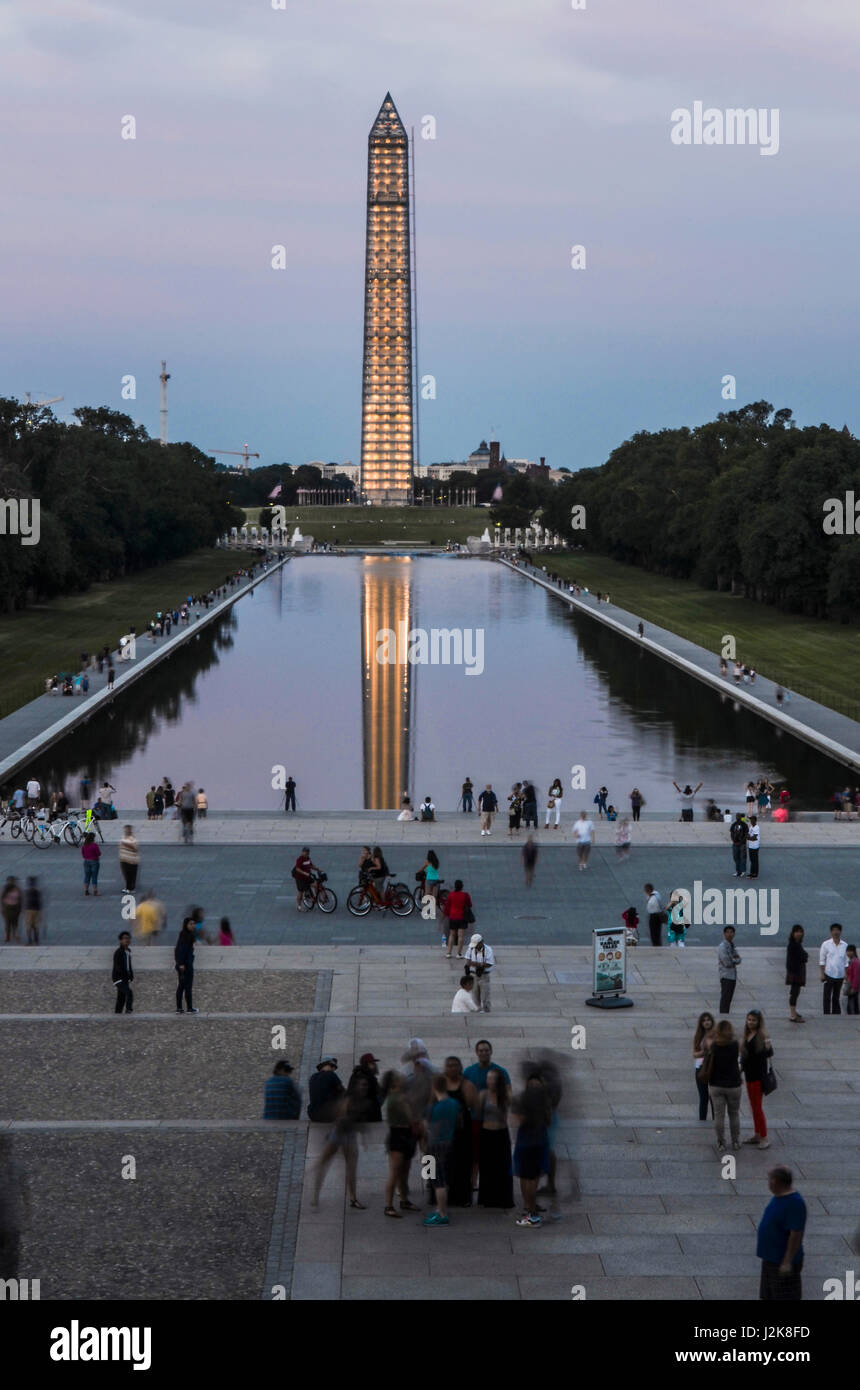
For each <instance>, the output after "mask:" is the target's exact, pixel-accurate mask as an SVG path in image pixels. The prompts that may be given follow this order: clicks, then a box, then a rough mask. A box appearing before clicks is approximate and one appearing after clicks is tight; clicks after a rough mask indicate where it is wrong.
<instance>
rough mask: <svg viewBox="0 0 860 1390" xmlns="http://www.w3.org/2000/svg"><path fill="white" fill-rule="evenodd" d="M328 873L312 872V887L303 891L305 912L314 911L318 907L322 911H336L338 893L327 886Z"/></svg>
mask: <svg viewBox="0 0 860 1390" xmlns="http://www.w3.org/2000/svg"><path fill="white" fill-rule="evenodd" d="M327 878H328V874H323V873H319V872H318V871H317V872H314V873H312V874H311V881H310V887H308V888H306V889H305V891H304V892H303V893H302V907H303V908H304V909H305V912H312V911H313V909H314V908H315V907H318V908H319V910H320V912H334V910H335V908H336V907H337V894H336V893H333V892H332V890H331V888H326V886H325V885H326V880H327Z"/></svg>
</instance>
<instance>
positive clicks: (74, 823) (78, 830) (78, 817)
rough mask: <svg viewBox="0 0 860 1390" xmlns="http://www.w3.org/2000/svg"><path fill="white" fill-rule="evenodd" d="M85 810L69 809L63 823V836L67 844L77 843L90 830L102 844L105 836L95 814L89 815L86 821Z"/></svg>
mask: <svg viewBox="0 0 860 1390" xmlns="http://www.w3.org/2000/svg"><path fill="white" fill-rule="evenodd" d="M86 816H87V813H86V811H70V812H69V815H68V818H67V820H66V821H65V822H64V825H63V838H64V840H65V841H66V844H67V845H75V846H77V845H79V844H80V843H81V841H82V840H83V838H84V836H85V835H86V834H87V832H88V831H90V830H91V831H92V832H93V834H94V835H95V837H96V839H97V840H100V841H101V843H102V844H104V842H105V837H104V835H103V834H102V828H101V825H100V824H99V821H98V817H97V816H90V818H89V821H87V818H86Z"/></svg>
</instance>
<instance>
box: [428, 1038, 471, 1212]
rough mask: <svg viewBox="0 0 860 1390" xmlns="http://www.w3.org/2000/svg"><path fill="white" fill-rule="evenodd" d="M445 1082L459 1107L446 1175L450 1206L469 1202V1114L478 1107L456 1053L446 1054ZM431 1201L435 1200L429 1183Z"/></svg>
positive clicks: (467, 1205) (464, 1204)
mask: <svg viewBox="0 0 860 1390" xmlns="http://www.w3.org/2000/svg"><path fill="white" fill-rule="evenodd" d="M445 1084H446V1086H447V1087H448V1096H449V1098H450V1099H451V1100H455V1101H456V1102H457V1104H458V1105H459V1107H460V1114H459V1115H458V1117H457V1128H456V1130H455V1131H454V1143H453V1145H452V1148H451V1162H450V1168H449V1176H448V1205H449V1207H470V1206H471V1205H472V1115H473V1113H475V1114H476V1113H477V1110H478V1090H477V1087H475V1086H473V1085H472V1083H471V1081H467V1080H466V1078H465V1076H464V1075H463V1063H462V1062H461V1061H460V1058H459V1057H446V1058H445ZM430 1201H431V1202H433V1201H435V1194H434V1192H433V1189H432V1187H431V1189H430Z"/></svg>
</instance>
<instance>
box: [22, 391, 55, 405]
mask: <svg viewBox="0 0 860 1390" xmlns="http://www.w3.org/2000/svg"><path fill="white" fill-rule="evenodd" d="M31 394H32V393H31V392H30V391H25V392H24V404H25V405H32V406H37V405H56V403H57V401H62V400H64V399H65V397H63V396H51V397H50V399H49V400H47V401H31V400H30V396H31Z"/></svg>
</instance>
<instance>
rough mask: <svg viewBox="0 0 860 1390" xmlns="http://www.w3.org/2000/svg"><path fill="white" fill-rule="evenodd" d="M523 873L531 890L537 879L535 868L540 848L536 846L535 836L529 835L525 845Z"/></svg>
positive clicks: (527, 886)
mask: <svg viewBox="0 0 860 1390" xmlns="http://www.w3.org/2000/svg"><path fill="white" fill-rule="evenodd" d="M522 857H523V872H524V873H525V879H526V888H531V886H532V884H533V883H534V878H535V867H536V865H537V861H538V847H537V845H536V844H535V840H534V836H533V835H529V837H528V839H527V840H526V842H525V844H524V845H523V855H522Z"/></svg>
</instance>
